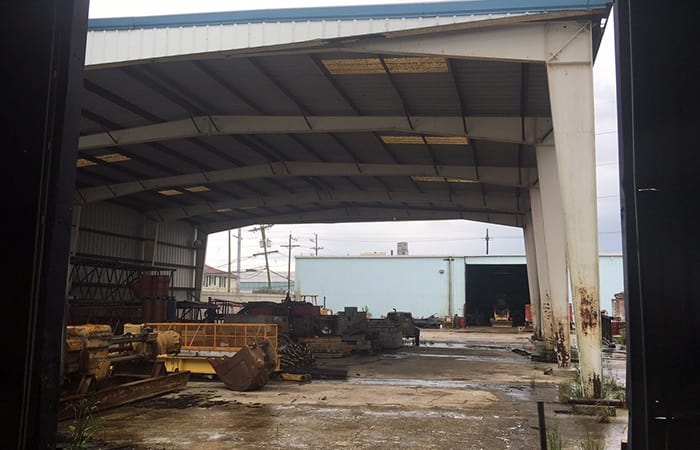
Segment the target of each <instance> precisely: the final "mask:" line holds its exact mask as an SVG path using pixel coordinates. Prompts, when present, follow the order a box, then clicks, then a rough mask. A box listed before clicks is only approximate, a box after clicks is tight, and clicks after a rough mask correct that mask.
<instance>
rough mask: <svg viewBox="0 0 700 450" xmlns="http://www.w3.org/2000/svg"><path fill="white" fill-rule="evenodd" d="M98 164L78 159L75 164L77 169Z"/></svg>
mask: <svg viewBox="0 0 700 450" xmlns="http://www.w3.org/2000/svg"><path fill="white" fill-rule="evenodd" d="M96 165H97V163H96V162H95V161H90V160H89V159H85V158H78V160H77V161H76V162H75V166H76V167H88V166H96Z"/></svg>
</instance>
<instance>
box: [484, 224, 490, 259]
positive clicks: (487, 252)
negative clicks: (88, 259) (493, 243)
mask: <svg viewBox="0 0 700 450" xmlns="http://www.w3.org/2000/svg"><path fill="white" fill-rule="evenodd" d="M484 240H485V241H486V254H487V255H488V254H489V241H490V240H491V238H490V237H489V229H488V228H487V229H486V237H485V238H484Z"/></svg>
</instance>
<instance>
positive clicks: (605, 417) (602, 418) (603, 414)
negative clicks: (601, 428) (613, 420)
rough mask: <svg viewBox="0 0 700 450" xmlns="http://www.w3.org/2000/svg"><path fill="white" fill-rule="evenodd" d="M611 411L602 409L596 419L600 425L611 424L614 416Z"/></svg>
mask: <svg viewBox="0 0 700 450" xmlns="http://www.w3.org/2000/svg"><path fill="white" fill-rule="evenodd" d="M610 409H611V408H600V409H599V410H598V415H597V416H596V417H597V419H598V422H599V423H610V417H612V415H613V412H611V411H610Z"/></svg>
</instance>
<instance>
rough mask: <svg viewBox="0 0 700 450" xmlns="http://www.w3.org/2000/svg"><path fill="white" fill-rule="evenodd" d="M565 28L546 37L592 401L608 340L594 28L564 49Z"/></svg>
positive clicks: (584, 371) (584, 368) (586, 385)
mask: <svg viewBox="0 0 700 450" xmlns="http://www.w3.org/2000/svg"><path fill="white" fill-rule="evenodd" d="M565 26H566V25H565V24H562V25H554V24H553V25H550V28H548V31H549V32H548V33H547V35H546V36H545V42H546V45H547V50H548V53H549V56H548V58H547V75H548V83H549V97H550V103H551V108H552V121H553V125H554V142H555V145H556V156H557V167H558V172H559V184H560V186H561V195H562V200H563V206H564V219H565V226H566V235H567V255H568V261H569V272H570V277H571V288H572V293H573V297H574V299H573V300H574V302H573V303H574V314H575V320H576V337H577V343H578V348H579V362H580V369H581V377H582V380H583V390H584V395H585V396H586V397H589V398H592V397H599V396H600V395H601V384H602V383H601V376H602V351H601V347H602V337H601V328H600V294H599V285H598V283H599V279H598V226H597V225H598V221H597V204H596V171H595V169H596V166H595V130H594V105H593V70H592V69H593V55H592V45H591V26H590V23H583V24H582V25H581V27H580V28H579V29H578V30H577V31H576V34H574V35H573V37H572V38H570V39H569V40H568V41H566V42H564V43H563V44H562V43H561V41H560V40H557V39H555V36H557V34H558V33H560V32H561V27H565Z"/></svg>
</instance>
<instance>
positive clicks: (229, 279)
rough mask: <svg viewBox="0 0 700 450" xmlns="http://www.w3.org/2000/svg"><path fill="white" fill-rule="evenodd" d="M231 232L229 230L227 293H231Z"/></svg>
mask: <svg viewBox="0 0 700 450" xmlns="http://www.w3.org/2000/svg"><path fill="white" fill-rule="evenodd" d="M231 231H232V230H228V232H227V234H228V279H227V280H226V292H228V293H231Z"/></svg>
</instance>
